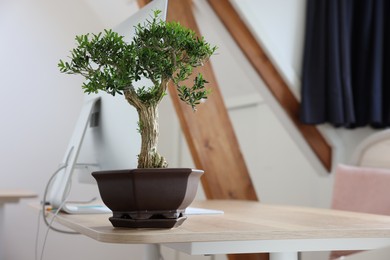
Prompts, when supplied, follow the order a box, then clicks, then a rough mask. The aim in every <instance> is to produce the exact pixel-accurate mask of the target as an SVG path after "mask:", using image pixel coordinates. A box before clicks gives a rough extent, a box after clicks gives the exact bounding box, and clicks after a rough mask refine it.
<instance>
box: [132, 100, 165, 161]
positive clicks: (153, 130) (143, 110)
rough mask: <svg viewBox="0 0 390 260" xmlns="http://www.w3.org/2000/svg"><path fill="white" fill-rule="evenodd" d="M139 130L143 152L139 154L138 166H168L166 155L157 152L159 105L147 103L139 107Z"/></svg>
mask: <svg viewBox="0 0 390 260" xmlns="http://www.w3.org/2000/svg"><path fill="white" fill-rule="evenodd" d="M137 111H138V116H139V130H140V133H141V152H140V154H139V156H138V168H166V167H168V164H167V162H166V161H165V159H164V157H162V156H161V155H159V154H158V152H157V143H158V111H157V105H154V104H147V105H141V106H139V107H138V108H137Z"/></svg>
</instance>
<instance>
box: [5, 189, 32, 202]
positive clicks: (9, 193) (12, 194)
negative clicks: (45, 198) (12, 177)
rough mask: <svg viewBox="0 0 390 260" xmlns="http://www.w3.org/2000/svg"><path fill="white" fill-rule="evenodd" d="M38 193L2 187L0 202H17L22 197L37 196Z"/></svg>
mask: <svg viewBox="0 0 390 260" xmlns="http://www.w3.org/2000/svg"><path fill="white" fill-rule="evenodd" d="M35 197H37V194H36V193H34V192H31V191H28V190H20V189H12V190H11V189H0V203H15V202H18V201H19V200H20V199H22V198H35Z"/></svg>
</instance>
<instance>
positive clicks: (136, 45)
mask: <svg viewBox="0 0 390 260" xmlns="http://www.w3.org/2000/svg"><path fill="white" fill-rule="evenodd" d="M159 14H160V11H158V10H156V11H154V15H153V16H151V19H150V20H148V21H146V22H145V23H144V24H138V25H137V26H135V36H134V38H133V39H132V42H131V43H127V42H125V41H124V39H123V38H124V37H123V36H120V35H118V34H117V33H116V32H113V31H112V30H104V32H103V33H99V34H96V35H95V34H86V35H80V36H76V42H77V47H76V48H74V49H73V50H72V51H71V57H70V58H71V61H70V62H64V61H63V60H60V61H59V63H58V66H59V68H60V71H61V72H63V73H67V74H79V75H82V76H84V77H85V79H86V81H85V82H84V83H83V85H82V88H83V89H84V91H85V92H86V93H88V94H90V93H97V92H99V91H104V92H107V93H108V94H111V95H113V96H115V95H116V94H120V95H123V96H124V97H125V98H126V100H127V101H128V102H129V103H130V105H132V106H134V107H135V108H136V110H137V112H138V116H139V121H138V126H139V129H138V130H139V132H140V134H141V151H140V154H139V155H138V168H165V167H167V166H168V164H167V162H166V161H165V159H164V157H162V156H161V155H159V153H158V152H157V143H158V132H159V130H158V122H157V120H158V109H157V108H158V105H159V103H160V101H161V100H162V99H163V97H164V96H165V95H166V92H167V88H168V85H169V83H170V82H173V85H174V87H176V89H177V91H178V95H179V97H180V99H181V100H182V101H183V102H185V103H187V104H188V105H190V106H191V107H192V109H193V110H194V111H195V110H196V106H197V105H198V104H199V103H200V102H201V101H202V100H204V99H207V95H208V94H209V92H210V91H209V90H207V89H206V88H205V84H206V83H207V81H206V80H205V79H204V78H203V76H202V74H198V75H197V76H196V77H195V78H194V80H193V84H191V85H190V86H188V85H186V84H184V83H183V82H184V81H186V80H187V79H188V78H189V77H190V76H191V75H192V74H193V71H194V68H196V67H199V66H202V65H203V64H204V63H205V62H206V61H207V60H208V59H209V58H210V56H211V55H212V54H213V53H214V51H215V50H216V47H215V46H211V45H210V44H209V43H207V42H206V41H205V40H204V39H203V38H199V37H197V36H196V34H195V32H193V31H191V30H190V29H187V28H185V27H183V26H182V25H180V24H179V23H177V22H165V21H162V20H161V19H159V18H158V16H159ZM141 78H147V79H148V82H150V84H149V85H148V86H141V87H138V88H136V87H134V85H133V84H134V83H135V82H137V81H139V80H141Z"/></svg>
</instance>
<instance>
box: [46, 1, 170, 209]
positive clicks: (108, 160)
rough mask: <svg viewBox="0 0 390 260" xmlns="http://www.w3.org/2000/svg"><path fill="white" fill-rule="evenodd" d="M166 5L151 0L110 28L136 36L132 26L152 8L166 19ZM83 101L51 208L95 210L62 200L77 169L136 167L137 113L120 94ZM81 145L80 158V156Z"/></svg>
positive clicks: (53, 184) (50, 199)
mask: <svg viewBox="0 0 390 260" xmlns="http://www.w3.org/2000/svg"><path fill="white" fill-rule="evenodd" d="M167 5H168V0H154V1H152V2H151V3H149V4H148V5H146V6H145V7H143V8H142V9H140V10H139V11H138V12H136V13H135V14H133V15H132V16H131V17H129V18H128V19H127V20H125V21H124V22H123V23H121V24H120V25H118V26H117V27H115V28H113V30H114V31H116V32H118V33H119V34H120V35H123V36H124V37H125V38H124V39H125V40H126V41H128V42H131V40H132V38H133V36H134V35H135V28H134V27H135V26H136V25H137V24H139V23H144V22H145V21H146V20H147V19H150V18H151V17H152V15H153V11H154V10H161V13H160V18H161V19H162V20H165V19H166V13H167ZM144 80H146V79H144ZM144 83H145V82H142V80H141V82H139V84H141V85H142V84H144ZM85 100H86V101H85V103H84V105H83V108H82V111H81V113H80V116H79V119H78V121H77V124H76V126H75V128H74V132H73V135H72V138H71V139H70V141H69V144H68V148H67V150H66V152H65V155H64V158H63V161H62V162H61V165H60V166H61V168H60V170H59V171H58V173H57V174H56V176H55V178H54V179H53V181H52V182H51V184H50V186H49V190H48V194H47V199H46V200H47V201H48V202H49V203H50V204H51V205H52V206H53V207H55V208H59V207H61V208H62V210H64V211H66V212H69V213H74V212H77V213H95V212H94V210H90V208H88V210H80V209H79V208H75V207H74V206H70V205H68V204H66V203H64V201H65V200H66V198H67V194H68V192H69V189H70V186H71V181H72V176H73V174H74V172H75V170H76V168H78V167H80V168H87V169H94V170H96V169H99V170H108V169H110V170H115V169H124V168H136V166H137V155H138V153H139V150H140V143H141V140H140V135H139V133H138V132H137V128H138V123H137V122H138V114H137V112H136V110H135V109H134V108H133V107H132V106H130V104H129V103H128V102H127V101H126V99H125V98H124V96H123V95H115V96H111V95H109V94H106V93H101V94H100V93H99V94H96V95H90V96H86V98H85ZM81 148H82V150H83V151H82V153H81V155H82V156H83V158H82V160H81V158H79V155H80V150H81ZM88 176H89V175H88ZM89 179H90V180H91V179H92V178H90V177H89ZM84 209H86V208H84ZM101 210H102V211H106V209H104V210H103V209H101ZM98 211H99V209H98Z"/></svg>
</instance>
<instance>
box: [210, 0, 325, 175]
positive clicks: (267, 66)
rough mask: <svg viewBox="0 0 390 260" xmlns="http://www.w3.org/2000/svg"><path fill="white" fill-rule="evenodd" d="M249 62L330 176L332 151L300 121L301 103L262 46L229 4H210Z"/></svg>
mask: <svg viewBox="0 0 390 260" xmlns="http://www.w3.org/2000/svg"><path fill="white" fill-rule="evenodd" d="M208 2H209V4H210V5H211V7H212V8H213V9H214V12H215V13H216V14H217V15H218V17H219V18H220V20H221V21H222V23H223V24H224V25H225V27H226V29H227V30H228V31H229V32H230V34H231V36H232V37H233V39H234V40H235V41H236V43H237V45H238V46H239V47H240V48H241V50H242V52H243V53H244V54H245V55H246V57H247V59H248V61H249V62H250V63H251V64H252V66H253V68H254V69H255V70H256V71H257V73H258V74H259V75H260V77H261V78H262V79H263V81H264V83H265V84H266V86H267V87H268V89H269V90H270V91H271V93H272V94H273V95H274V97H275V99H276V100H277V101H278V102H279V104H280V105H281V106H282V108H283V109H284V111H285V112H286V113H287V115H288V116H289V118H290V119H291V120H292V122H293V123H294V125H295V126H296V127H297V128H298V130H299V131H300V133H301V134H302V135H303V137H304V139H305V140H306V142H307V143H308V145H309V146H310V147H311V149H312V150H313V152H314V153H315V154H316V155H317V157H318V159H319V160H320V161H321V163H322V164H323V166H324V168H325V169H327V171H328V172H330V171H331V167H332V147H331V146H330V145H329V144H328V143H327V141H326V140H325V138H324V137H323V135H322V134H321V133H320V132H319V131H318V129H317V128H316V127H315V126H313V125H305V124H303V123H301V122H300V120H299V102H298V100H297V99H296V98H295V96H294V95H293V93H292V92H291V90H290V88H289V87H288V85H287V84H286V82H285V81H284V79H283V77H282V76H281V75H280V73H279V72H278V70H277V69H276V68H275V66H274V65H273V64H272V62H271V61H270V59H269V58H268V56H267V54H266V53H265V51H264V50H263V48H262V46H261V45H260V44H259V43H258V41H257V40H256V39H255V37H254V36H253V34H252V32H251V31H250V30H249V29H248V27H247V26H246V24H245V23H244V22H243V21H242V19H241V18H240V16H239V14H238V13H237V11H236V10H235V8H234V7H233V6H232V5H231V3H230V2H229V0H208Z"/></svg>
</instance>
